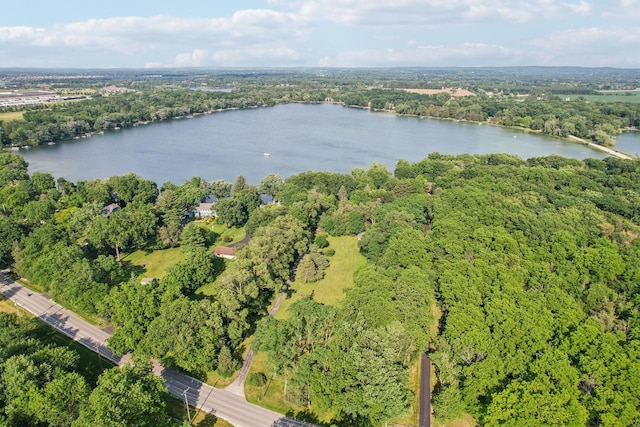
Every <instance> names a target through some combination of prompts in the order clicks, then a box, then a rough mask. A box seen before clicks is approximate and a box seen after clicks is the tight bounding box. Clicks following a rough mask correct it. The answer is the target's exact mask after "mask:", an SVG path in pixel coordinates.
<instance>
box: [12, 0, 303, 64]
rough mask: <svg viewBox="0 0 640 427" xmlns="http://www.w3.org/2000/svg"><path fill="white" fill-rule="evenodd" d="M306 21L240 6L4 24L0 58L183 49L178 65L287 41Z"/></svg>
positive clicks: (298, 34)
mask: <svg viewBox="0 0 640 427" xmlns="http://www.w3.org/2000/svg"><path fill="white" fill-rule="evenodd" d="M307 24H308V19H307V18H305V17H301V16H299V15H296V14H293V13H284V12H278V11H273V10H261V9H255V10H241V11H237V12H235V13H234V14H233V15H232V16H231V17H229V18H176V17H170V16H152V17H116V18H106V19H88V20H85V21H79V22H72V23H66V24H58V25H53V26H49V27H26V26H23V27H6V26H5V27H0V41H1V42H2V43H1V44H0V63H4V64H5V65H6V64H7V63H9V62H10V59H11V57H12V56H13V55H12V52H14V51H18V49H19V48H23V47H25V46H31V47H35V48H46V50H48V52H50V53H54V52H55V53H56V54H58V53H59V51H60V50H62V49H69V48H74V49H76V50H77V52H87V51H93V52H95V51H100V52H103V53H113V54H119V55H126V56H129V57H134V56H136V57H141V58H140V59H141V60H142V59H143V57H145V55H147V60H149V59H151V56H152V55H153V54H157V53H158V52H164V54H169V55H171V56H170V57H172V56H173V55H176V54H178V53H179V55H178V56H177V57H176V58H175V62H176V64H185V65H187V64H193V65H198V64H201V65H206V61H205V58H204V57H203V56H202V54H201V52H202V51H203V49H205V48H206V49H211V50H213V49H233V48H236V49H242V48H245V47H252V46H253V47H259V46H267V47H269V46H271V47H272V46H273V45H283V44H286V43H288V42H294V41H299V40H300V39H302V38H304V36H305V34H306V33H307ZM182 52H191V53H182ZM41 53H42V54H46V52H44V51H42V52H41ZM5 59H6V60H5ZM150 62H157V61H150Z"/></svg>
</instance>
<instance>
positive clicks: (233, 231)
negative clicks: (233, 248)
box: [213, 223, 246, 246]
mask: <svg viewBox="0 0 640 427" xmlns="http://www.w3.org/2000/svg"><path fill="white" fill-rule="evenodd" d="M213 231H214V232H215V233H216V241H215V244H216V246H218V245H219V246H227V245H230V244H232V243H236V242H239V241H240V240H242V239H244V236H245V234H246V232H245V230H244V227H231V228H227V226H226V225H224V224H221V223H214V224H213Z"/></svg>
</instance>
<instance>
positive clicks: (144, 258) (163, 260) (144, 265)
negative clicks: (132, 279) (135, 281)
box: [122, 248, 184, 279]
mask: <svg viewBox="0 0 640 427" xmlns="http://www.w3.org/2000/svg"><path fill="white" fill-rule="evenodd" d="M183 257H184V252H183V251H182V249H180V248H169V249H161V250H158V251H153V252H147V251H136V252H133V253H131V254H128V255H126V256H124V257H123V258H122V260H123V261H127V262H130V263H131V264H133V265H134V266H138V267H140V277H155V278H156V279H162V278H163V277H164V276H165V274H166V273H167V268H168V267H170V266H172V265H173V264H175V263H177V262H178V261H180V260H182V258H183Z"/></svg>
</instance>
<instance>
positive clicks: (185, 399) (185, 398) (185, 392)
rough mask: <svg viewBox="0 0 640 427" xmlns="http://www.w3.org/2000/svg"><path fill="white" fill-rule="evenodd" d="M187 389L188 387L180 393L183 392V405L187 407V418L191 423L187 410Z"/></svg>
mask: <svg viewBox="0 0 640 427" xmlns="http://www.w3.org/2000/svg"><path fill="white" fill-rule="evenodd" d="M188 390H189V387H187V388H186V389H185V391H183V392H182V394H184V406H186V407H187V420H188V421H189V423H191V413H190V412H189V402H188V401H187V391H188Z"/></svg>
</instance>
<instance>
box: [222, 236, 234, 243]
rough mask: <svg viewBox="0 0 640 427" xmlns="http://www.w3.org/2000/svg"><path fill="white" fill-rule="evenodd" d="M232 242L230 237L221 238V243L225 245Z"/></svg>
mask: <svg viewBox="0 0 640 427" xmlns="http://www.w3.org/2000/svg"><path fill="white" fill-rule="evenodd" d="M232 240H233V238H232V237H231V236H223V237H222V241H223V242H225V243H229V242H230V241H232Z"/></svg>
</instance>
